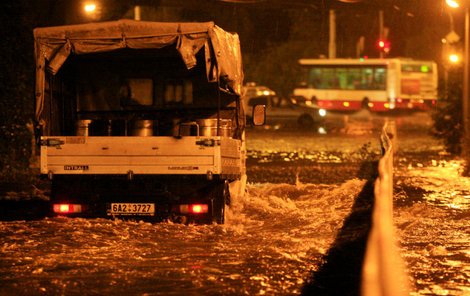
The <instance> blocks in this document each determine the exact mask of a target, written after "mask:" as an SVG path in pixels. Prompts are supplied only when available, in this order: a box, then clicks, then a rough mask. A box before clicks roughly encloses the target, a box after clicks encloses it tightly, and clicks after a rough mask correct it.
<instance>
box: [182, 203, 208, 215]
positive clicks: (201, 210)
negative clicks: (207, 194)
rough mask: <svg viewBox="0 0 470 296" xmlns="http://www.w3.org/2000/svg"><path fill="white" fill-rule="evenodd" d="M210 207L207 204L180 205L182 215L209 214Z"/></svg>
mask: <svg viewBox="0 0 470 296" xmlns="http://www.w3.org/2000/svg"><path fill="white" fill-rule="evenodd" d="M208 212H209V206H208V205H207V204H189V205H180V213H182V214H207V213H208Z"/></svg>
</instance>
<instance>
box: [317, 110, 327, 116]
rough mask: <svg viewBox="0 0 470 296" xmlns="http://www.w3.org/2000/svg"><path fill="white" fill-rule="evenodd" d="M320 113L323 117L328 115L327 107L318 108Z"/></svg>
mask: <svg viewBox="0 0 470 296" xmlns="http://www.w3.org/2000/svg"><path fill="white" fill-rule="evenodd" d="M318 114H320V116H321V117H324V116H326V110H325V109H318Z"/></svg>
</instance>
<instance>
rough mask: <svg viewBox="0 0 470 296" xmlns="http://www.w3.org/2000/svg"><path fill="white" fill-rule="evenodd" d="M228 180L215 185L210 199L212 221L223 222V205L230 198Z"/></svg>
mask: <svg viewBox="0 0 470 296" xmlns="http://www.w3.org/2000/svg"><path fill="white" fill-rule="evenodd" d="M229 195H230V193H229V187H228V182H227V181H225V182H223V183H220V184H218V185H217V188H216V190H215V194H214V197H213V199H212V211H211V214H212V217H211V220H212V222H215V223H217V224H224V222H225V205H226V204H227V202H228V201H229V199H230V196H229Z"/></svg>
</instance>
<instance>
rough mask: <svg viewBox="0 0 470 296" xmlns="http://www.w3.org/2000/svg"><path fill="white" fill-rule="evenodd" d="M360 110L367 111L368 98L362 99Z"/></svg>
mask: <svg viewBox="0 0 470 296" xmlns="http://www.w3.org/2000/svg"><path fill="white" fill-rule="evenodd" d="M362 109H365V110H369V109H370V108H369V99H368V98H364V99H363V100H362Z"/></svg>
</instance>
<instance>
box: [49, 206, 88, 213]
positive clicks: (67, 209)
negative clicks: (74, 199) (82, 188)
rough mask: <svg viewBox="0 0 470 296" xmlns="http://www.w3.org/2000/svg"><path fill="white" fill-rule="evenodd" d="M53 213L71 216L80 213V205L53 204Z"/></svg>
mask: <svg viewBox="0 0 470 296" xmlns="http://www.w3.org/2000/svg"><path fill="white" fill-rule="evenodd" d="M53 210H54V213H57V214H73V213H81V212H82V205H78V204H54V205H53Z"/></svg>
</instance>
